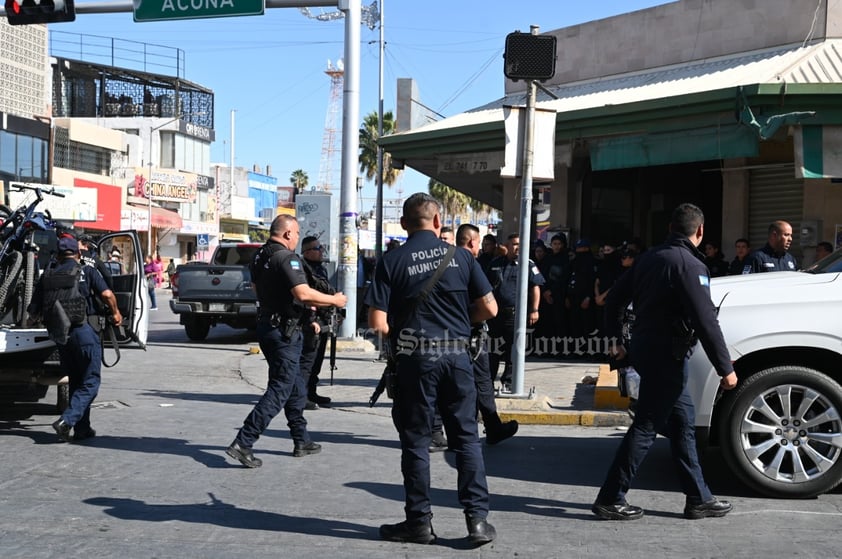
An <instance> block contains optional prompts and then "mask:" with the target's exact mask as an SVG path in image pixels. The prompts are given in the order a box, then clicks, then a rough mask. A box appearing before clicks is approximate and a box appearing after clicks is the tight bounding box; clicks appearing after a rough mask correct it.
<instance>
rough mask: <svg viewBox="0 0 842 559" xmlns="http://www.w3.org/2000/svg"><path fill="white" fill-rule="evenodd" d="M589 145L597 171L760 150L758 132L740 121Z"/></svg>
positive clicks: (752, 153) (754, 153) (752, 154)
mask: <svg viewBox="0 0 842 559" xmlns="http://www.w3.org/2000/svg"><path fill="white" fill-rule="evenodd" d="M588 146H589V147H590V153H591V168H592V169H593V170H595V171H606V170H609V169H624V168H629V167H648V166H650V165H668V164H671V163H689V162H692V161H706V160H711V159H729V158H734V157H756V156H757V155H758V152H759V146H758V138H757V134H756V133H755V132H754V131H753V130H752V129H750V128H748V127H746V126H741V125H738V124H733V125H728V126H723V127H716V128H700V129H696V130H685V131H681V132H664V133H654V134H644V135H636V136H623V137H618V138H605V139H597V140H591V141H589V142H588Z"/></svg>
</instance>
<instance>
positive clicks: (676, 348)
mask: <svg viewBox="0 0 842 559" xmlns="http://www.w3.org/2000/svg"><path fill="white" fill-rule="evenodd" d="M670 231H671V233H670V235H669V237H667V240H666V242H665V243H664V244H663V245H661V246H659V247H656V248H654V249H652V250H649V251H647V252H644V253H643V254H641V255H640V256H639V257H638V258H637V259H636V261H635V263H634V264H633V265H632V268H631V269H630V270H629V271H627V272H626V273H624V274H623V275H621V276H620V278H619V279H618V280H617V282H616V283H615V284H614V287H613V288H612V289H611V291H610V292H609V293H608V300H607V304H606V305H605V316H606V327H607V328H608V332H607V334H608V335H609V336H613V337H615V338H616V339H618V340H619V339H621V327H622V326H621V324H620V321H619V319H618V318H617V317H619V316H620V311H621V310H622V309H624V308H626V306H627V305H628V303H629V301H631V302H632V303H633V308H634V315H635V321H634V325H633V326H632V333H631V341H630V346H631V347H630V348H629V350H628V351H629V358H630V360H631V363H632V365H634V368H635V369H636V370H637V372H638V373H639V374H640V377H641V381H640V394H639V399H638V402H637V410H636V412H635V416H634V421H633V422H632V425H631V427H629V429H628V431H627V432H626V435H625V437H624V438H623V442H622V443H621V444H620V448H619V449H617V454H616V456H615V457H614V462H613V463H612V464H611V468H610V469H609V471H608V475H607V476H606V479H605V482H604V483H603V485H602V488H601V489H600V491H599V494H598V496H597V498H596V502H595V503H594V505H593V507H592V509H591V510H592V511H593V512H594V514H596V515H597V516H599V517H600V518H603V519H606V520H636V519H638V518H641V517H642V516H643V509H641V508H640V507H636V506H633V505H630V504H629V503H628V502H627V501H626V493H627V492H628V490H629V487H630V485H631V482H632V478H633V477H634V474H635V473H636V472H637V469H638V467H639V466H640V464H641V463H642V462H643V459H644V458H645V457H646V454H647V452H648V451H649V448H650V447H651V446H652V443H653V442H654V440H655V437H656V435H657V434H658V433H659V432H660V433H664V434H665V435H666V436H667V437H668V438H669V439H670V449H671V451H672V456H673V459H674V461H675V464H676V468H677V470H678V477H679V480H680V482H681V489H682V490H683V491H684V493H685V495H686V501H685V507H684V516H685V517H686V518H690V519H698V518H706V517H719V516H724V515H725V514H727V513H728V512H729V511H730V510H731V504H730V503H729V502H727V501H721V500H719V499H717V498H716V497H714V496H713V495H712V494H711V492H710V489H709V488H708V486H707V484H706V483H705V480H704V477H703V475H702V468H701V466H700V464H699V457H698V455H697V452H696V434H695V417H694V416H695V412H694V409H693V402H692V400H691V399H690V396H689V394H688V393H687V358H688V354H689V352H690V349H691V348H692V347H693V346H694V345H695V343H696V338H698V340H699V341H701V345H702V347H703V348H704V350H705V353H706V354H707V356H708V358H709V359H710V361H711V363H712V364H713V366H714V369H715V370H716V372H717V373H718V374H719V376H720V377H721V379H720V383H719V384H720V386H721V387H722V388H723V389H725V390H730V389H732V388H734V387H735V386H736V385H737V374H736V373H735V372H734V369H733V367H732V365H731V359H730V355H729V353H728V348H727V347H726V345H725V340H724V338H723V336H722V331H721V330H720V328H719V322H718V320H717V318H716V309H715V308H714V306H713V303H712V302H711V299H710V275H709V274H708V269H707V267H706V266H705V265H704V263H703V262H702V255H701V253H700V252H699V251H698V249H697V247H698V246H699V244H700V243H701V241H702V237H703V236H704V214H703V213H702V210H701V209H699V208H698V207H696V206H694V205H693V204H681V205H680V206H678V207H677V208H676V209H675V210H674V211H673V213H672V219H671V223H670ZM625 356H626V348H625V347H624V346H623V345H619V346H616V348H615V349H614V350H613V351H612V357H613V358H615V359H617V360H621V359H623V358H624V357H625Z"/></svg>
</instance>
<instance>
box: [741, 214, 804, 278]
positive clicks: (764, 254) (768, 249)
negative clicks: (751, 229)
mask: <svg viewBox="0 0 842 559" xmlns="http://www.w3.org/2000/svg"><path fill="white" fill-rule="evenodd" d="M791 244H792V225H790V224H789V223H787V222H786V221H774V222H772V223H771V224H770V225H769V238H768V241H767V242H766V245H765V246H764V247H763V248H761V249H760V250H756V251H754V252H753V253H751V255H750V256H749V259H748V264H749V266H750V268H751V273H752V274H756V273H758V272H794V271H796V270H797V269H798V263H797V262H796V261H795V257H794V256H792V255H791V254H790V253H789V252H788V251H789V246H790V245H791Z"/></svg>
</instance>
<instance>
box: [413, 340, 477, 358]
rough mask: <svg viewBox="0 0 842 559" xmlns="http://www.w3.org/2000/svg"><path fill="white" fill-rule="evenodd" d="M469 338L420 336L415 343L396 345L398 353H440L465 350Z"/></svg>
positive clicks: (468, 343)
mask: <svg viewBox="0 0 842 559" xmlns="http://www.w3.org/2000/svg"><path fill="white" fill-rule="evenodd" d="M469 345H470V340H460V339H456V340H435V339H424V338H421V339H419V340H418V341H417V343H415V344H404V345H398V352H399V353H405V354H406V353H421V354H423V353H442V352H459V351H465V350H467V349H468V346H469Z"/></svg>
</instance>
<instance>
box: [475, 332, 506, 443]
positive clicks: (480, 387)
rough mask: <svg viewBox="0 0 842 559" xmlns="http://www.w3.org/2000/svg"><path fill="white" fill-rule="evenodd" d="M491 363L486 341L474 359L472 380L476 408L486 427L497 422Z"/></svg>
mask: <svg viewBox="0 0 842 559" xmlns="http://www.w3.org/2000/svg"><path fill="white" fill-rule="evenodd" d="M490 371H491V365H490V364H489V357H488V341H487V340H486V341H485V343H484V345H483V348H482V351H480V353H479V355H478V356H477V358H476V359H474V382H475V384H476V387H477V409H479V413H480V415H481V416H482V422H483V423H484V424H485V425H486V427H487V426H488V425H490V424H492V423H497V422H499V420H500V418H499V417H498V415H497V404H496V403H495V402H494V381H493V380H492V379H491V372H490Z"/></svg>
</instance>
